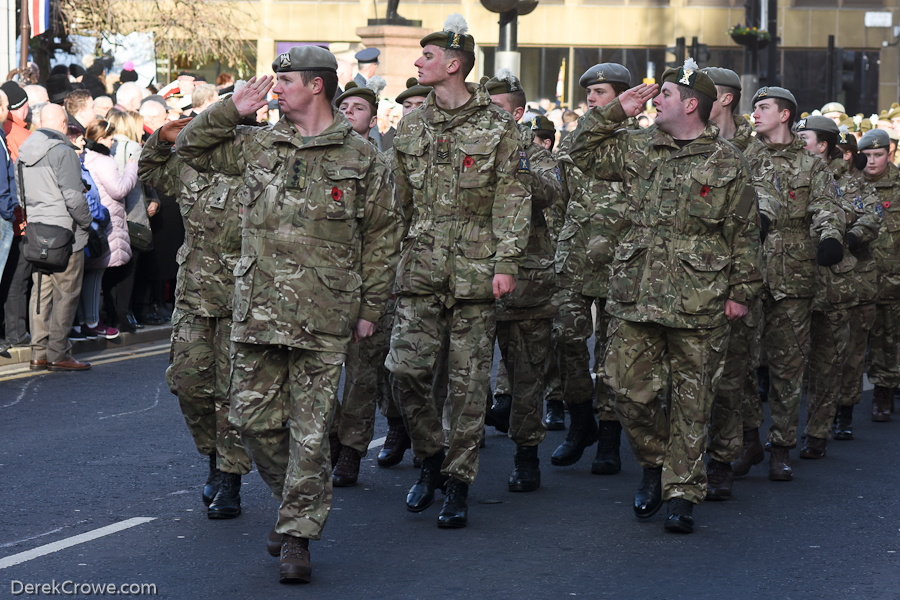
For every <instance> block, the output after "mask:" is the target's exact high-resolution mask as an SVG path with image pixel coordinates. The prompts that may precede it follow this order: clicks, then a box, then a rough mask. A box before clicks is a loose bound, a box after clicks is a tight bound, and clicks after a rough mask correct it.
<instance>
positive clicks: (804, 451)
mask: <svg viewBox="0 0 900 600" xmlns="http://www.w3.org/2000/svg"><path fill="white" fill-rule="evenodd" d="M826 445H827V444H826V440H825V438H817V437H813V436H809V437H807V438H806V444H804V445H803V447H802V448H801V449H800V458H825V446H826Z"/></svg>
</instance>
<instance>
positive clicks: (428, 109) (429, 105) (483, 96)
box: [425, 83, 491, 125]
mask: <svg viewBox="0 0 900 600" xmlns="http://www.w3.org/2000/svg"><path fill="white" fill-rule="evenodd" d="M466 89H467V90H469V92H470V93H472V95H473V98H472V99H471V100H469V102H467V103H466V105H465V106H464V107H463V108H462V110H460V111H459V112H458V113H456V114H455V115H450V114H448V113H446V112H444V111H443V110H441V109H440V107H438V105H437V103H436V96H435V94H434V91H431V92H429V93H428V96H427V97H426V98H425V118H426V119H427V120H428V122H430V123H434V124H438V123H446V124H447V125H455V124H457V123H462V122H463V121H465V120H467V119H468V118H469V117H470V116H471V115H472V114H474V113H476V112H477V111H479V110H481V109H483V108H484V107H485V106H490V105H491V95H490V94H488V92H487V89H486V88H485V87H484V86H483V85H475V84H474V83H467V84H466Z"/></svg>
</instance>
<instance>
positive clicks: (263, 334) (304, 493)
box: [176, 100, 402, 540]
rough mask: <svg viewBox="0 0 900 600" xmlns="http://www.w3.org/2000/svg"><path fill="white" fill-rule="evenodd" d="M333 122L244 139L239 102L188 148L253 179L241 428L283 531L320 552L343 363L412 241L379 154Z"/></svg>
mask: <svg viewBox="0 0 900 600" xmlns="http://www.w3.org/2000/svg"><path fill="white" fill-rule="evenodd" d="M333 117H334V122H333V123H332V124H331V125H330V126H328V127H327V128H326V129H325V130H324V131H323V132H322V133H321V134H319V135H318V136H314V137H310V138H303V137H301V136H300V134H299V133H298V131H297V130H296V128H295V127H294V125H293V124H292V123H291V122H290V121H289V120H287V119H286V118H283V119H282V120H281V121H279V122H278V123H276V124H275V125H272V126H269V127H265V128H261V129H247V128H244V127H237V129H236V126H237V124H238V123H239V122H240V115H239V114H238V112H237V110H236V108H235V105H234V103H233V102H232V101H231V100H228V101H226V102H225V103H223V104H221V105H217V106H214V107H213V108H210V109H207V110H206V111H205V112H203V113H202V114H201V115H200V116H199V117H196V118H195V119H194V120H193V121H192V122H191V123H190V124H189V125H188V126H187V127H186V128H185V129H184V130H183V131H182V132H181V133H180V134H179V137H178V142H177V144H176V146H177V148H178V153H179V155H181V156H182V157H184V159H185V160H186V161H187V162H188V163H189V164H191V165H192V166H194V167H195V168H197V169H198V170H200V171H208V170H211V171H223V170H228V169H238V170H240V171H241V172H242V173H243V182H244V189H243V194H242V197H241V204H242V205H243V221H242V236H243V237H242V247H241V259H240V261H239V262H238V264H237V266H236V267H235V270H234V274H235V276H236V278H237V279H236V287H235V296H234V323H233V326H232V332H231V339H232V341H233V342H234V344H233V346H232V348H233V349H232V357H231V358H232V377H231V417H230V418H231V422H232V423H233V424H234V425H235V427H236V428H237V430H238V431H239V432H240V434H241V440H242V441H243V443H244V446H245V447H246V448H247V449H248V450H249V452H250V455H251V457H252V458H253V460H254V462H255V463H256V464H257V467H258V469H259V473H260V476H261V477H262V478H263V480H264V481H265V482H266V483H267V484H268V485H269V487H270V488H271V490H272V493H273V494H274V495H275V496H276V497H277V498H279V499H280V500H281V507H280V509H279V518H278V524H277V525H276V531H277V532H278V533H282V534H289V535H291V536H295V537H299V538H309V539H314V540H315V539H319V537H320V535H321V531H322V527H323V526H324V524H325V520H326V519H327V517H328V512H329V510H330V507H331V469H330V465H329V450H330V449H329V442H328V431H329V429H330V427H331V423H332V419H333V416H334V404H335V398H336V394H337V387H338V381H339V379H340V372H341V363H343V362H344V358H345V352H346V350H347V345H348V344H349V342H350V338H351V333H352V330H353V327H354V326H355V324H356V321H357V319H358V318H359V319H365V320H367V321H371V322H376V321H378V318H379V317H380V316H381V315H382V314H383V311H384V305H385V302H386V301H387V298H388V295H389V293H390V285H391V280H392V278H393V273H394V266H395V264H396V259H397V253H398V247H399V239H398V238H399V235H400V233H399V232H400V231H402V229H401V226H399V225H398V223H400V221H401V216H400V211H399V208H398V206H397V204H396V202H395V199H394V197H393V195H392V194H391V189H390V186H389V185H388V183H387V181H388V173H387V172H386V170H385V169H384V167H383V165H382V164H381V163H379V162H378V161H377V159H376V153H377V151H376V150H375V148H374V147H372V145H371V144H369V143H368V142H366V141H365V140H364V139H363V138H361V137H360V136H359V135H357V134H355V133H353V131H352V129H351V127H350V123H349V121H347V119H346V117H344V115H343V114H341V113H340V112H338V111H337V110H334V111H333Z"/></svg>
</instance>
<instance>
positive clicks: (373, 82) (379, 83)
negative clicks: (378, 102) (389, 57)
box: [366, 75, 387, 98]
mask: <svg viewBox="0 0 900 600" xmlns="http://www.w3.org/2000/svg"><path fill="white" fill-rule="evenodd" d="M366 87H367V88H369V89H370V90H372V91H373V92H375V97H376V98H377V97H378V95H379V94H381V90H383V89H384V88H385V87H387V81H385V80H384V77H379V76H378V75H375V76H374V77H371V78H369V80H368V81H366Z"/></svg>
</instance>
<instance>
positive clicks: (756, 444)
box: [732, 87, 844, 481]
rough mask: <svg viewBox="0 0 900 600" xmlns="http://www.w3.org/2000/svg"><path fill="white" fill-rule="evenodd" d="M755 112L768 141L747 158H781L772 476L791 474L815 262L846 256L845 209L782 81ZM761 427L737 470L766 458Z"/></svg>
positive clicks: (763, 91) (771, 239) (768, 332)
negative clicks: (798, 131)
mask: <svg viewBox="0 0 900 600" xmlns="http://www.w3.org/2000/svg"><path fill="white" fill-rule="evenodd" d="M753 105H754V107H755V111H754V113H753V118H754V121H755V122H756V131H757V134H758V137H759V138H760V139H761V141H762V142H764V145H763V146H751V147H750V148H748V150H747V155H748V159H752V158H754V157H755V156H756V155H757V154H764V155H766V156H768V157H769V159H770V160H771V161H772V163H774V165H775V170H776V177H775V181H776V184H777V186H778V192H779V200H780V202H781V206H782V209H781V215H780V216H779V218H778V220H777V221H776V222H775V223H772V224H771V225H770V226H769V232H768V235H767V236H766V242H765V246H764V252H765V262H766V288H765V291H764V292H763V299H764V303H765V304H764V307H763V318H764V320H765V325H764V327H765V329H764V333H763V345H764V347H765V350H766V355H767V356H768V364H769V409H770V411H771V414H772V427H771V428H770V429H769V442H770V443H771V445H772V450H771V456H770V458H769V479H771V480H773V481H791V479H793V471H792V469H791V459H790V456H789V451H790V449H791V448H793V447H794V446H796V445H797V425H798V421H799V416H800V396H801V388H802V385H803V372H804V371H805V369H806V362H807V359H808V356H809V339H810V338H809V335H810V334H809V327H810V316H811V315H810V313H811V308H812V297H813V295H814V293H815V291H816V285H817V282H816V274H817V271H816V264H817V263H818V265H819V266H822V267H830V266H832V265H836V264H837V263H839V262H841V260H842V259H843V257H844V252H843V239H844V215H843V210H841V208H840V207H839V206H838V204H837V193H836V192H835V187H834V177H833V176H832V174H831V170H830V169H829V168H828V165H827V164H826V163H825V161H823V160H822V159H821V158H819V157H817V156H813V155H812V154H810V153H809V152H807V151H806V150H805V149H804V146H805V145H806V143H805V142H804V141H803V140H802V139H800V138H799V137H797V136H796V135H795V134H793V133H792V132H791V125H792V124H793V122H794V118H795V115H796V112H797V102H796V100H795V99H794V96H793V94H791V92H790V91H788V90H786V89H784V88H780V87H764V88H760V89H759V90H758V91H757V92H756V94H755V95H754V96H753ZM751 404H752V410H751V411H750V412H751V415H745V417H744V420H745V422H753V421H756V422H759V423H761V422H762V414H763V413H762V403H761V401H760V400H758V399H757V400H755V401H752V402H751ZM764 458H765V455H764V453H763V449H762V444H761V443H760V440H759V433H758V429H757V430H748V429H747V428H746V427H745V429H744V445H743V448H742V450H741V455H740V457H738V460H737V461H735V463H734V464H732V469H733V472H734V474H735V476H743V475H746V474H747V472H748V471H749V470H750V467H751V466H752V465H755V464H759V463H760V462H762V461H763V459H764Z"/></svg>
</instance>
